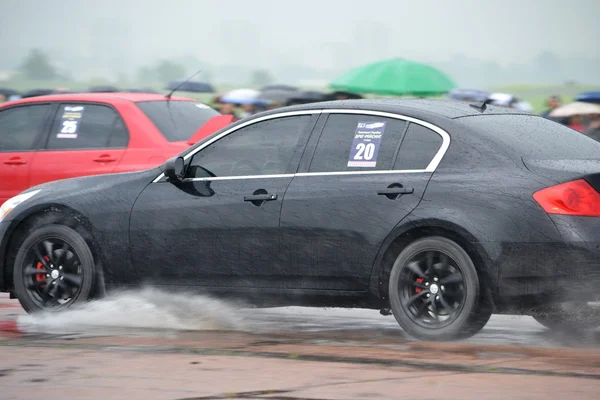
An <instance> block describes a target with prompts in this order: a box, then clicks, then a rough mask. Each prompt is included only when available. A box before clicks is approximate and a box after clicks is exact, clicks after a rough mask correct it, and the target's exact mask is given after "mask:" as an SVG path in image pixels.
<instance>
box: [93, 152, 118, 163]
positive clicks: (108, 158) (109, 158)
mask: <svg viewBox="0 0 600 400" xmlns="http://www.w3.org/2000/svg"><path fill="white" fill-rule="evenodd" d="M93 161H94V162H106V163H107V162H114V161H117V159H116V158H114V157H112V156H111V155H110V154H102V155H101V156H99V157H97V158H94V160H93Z"/></svg>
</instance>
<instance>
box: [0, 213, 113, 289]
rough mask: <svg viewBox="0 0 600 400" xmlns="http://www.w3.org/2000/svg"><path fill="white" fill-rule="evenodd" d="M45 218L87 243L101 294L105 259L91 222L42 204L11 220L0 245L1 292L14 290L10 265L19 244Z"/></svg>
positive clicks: (79, 215)
mask: <svg viewBox="0 0 600 400" xmlns="http://www.w3.org/2000/svg"><path fill="white" fill-rule="evenodd" d="M40 219H46V220H45V221H44V222H45V223H58V224H61V225H65V226H68V227H70V228H72V229H74V230H75V231H77V232H78V233H79V234H81V236H82V237H83V238H84V240H85V241H86V243H87V245H88V246H89V247H90V250H91V251H92V255H93V257H94V260H95V261H96V272H97V273H98V274H99V276H98V278H99V279H98V280H97V282H98V284H99V286H98V287H97V288H96V293H97V294H99V295H102V294H104V265H106V263H105V257H104V255H103V253H102V251H101V250H100V246H99V245H98V242H97V241H96V238H95V235H94V228H93V225H92V224H91V222H90V221H89V220H88V219H87V218H86V217H85V216H84V215H83V214H81V213H80V212H78V211H77V210H75V209H73V208H71V207H67V206H64V205H61V204H53V205H44V206H43V207H36V208H33V209H30V210H28V211H27V212H26V213H25V214H22V215H21V216H20V218H18V219H15V220H13V221H12V224H11V225H10V226H9V228H8V229H7V231H6V235H5V236H4V239H3V243H1V244H0V261H1V263H0V265H2V266H3V271H2V282H1V285H0V286H1V287H0V289H2V290H4V291H12V290H14V281H13V268H12V266H13V264H14V261H15V258H16V255H17V251H18V248H19V246H20V244H21V243H22V242H23V240H25V237H26V235H27V233H28V232H29V230H30V229H31V228H32V227H33V224H34V222H35V221H37V220H40Z"/></svg>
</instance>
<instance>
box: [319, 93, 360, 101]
mask: <svg viewBox="0 0 600 400" xmlns="http://www.w3.org/2000/svg"><path fill="white" fill-rule="evenodd" d="M362 98H363V97H362V96H361V95H360V94H356V93H350V92H344V91H337V92H333V93H328V94H326V95H325V98H324V100H358V99H362Z"/></svg>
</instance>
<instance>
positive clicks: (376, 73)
mask: <svg viewBox="0 0 600 400" xmlns="http://www.w3.org/2000/svg"><path fill="white" fill-rule="evenodd" d="M329 86H330V87H331V88H333V89H338V90H346V91H348V92H352V93H372V94H381V95H397V96H401V95H412V96H436V95H440V94H442V93H447V92H449V91H450V90H452V89H454V88H455V85H454V82H452V80H451V79H450V78H448V77H447V76H446V75H445V74H444V73H442V72H440V71H438V70H437V69H435V68H433V67H430V66H429V65H425V64H420V63H417V62H414V61H409V60H404V59H401V58H396V59H393V60H385V61H379V62H376V63H373V64H367V65H363V66H361V67H358V68H355V69H352V70H350V71H348V72H346V73H345V74H343V75H341V76H340V77H338V78H337V79H335V80H334V81H333V82H331V83H330V84H329Z"/></svg>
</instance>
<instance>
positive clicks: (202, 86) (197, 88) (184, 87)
mask: <svg viewBox="0 0 600 400" xmlns="http://www.w3.org/2000/svg"><path fill="white" fill-rule="evenodd" d="M184 82H185V81H184V80H176V81H172V82H169V84H168V85H167V89H168V90H175V89H177V90H179V91H182V92H194V93H214V92H215V89H214V88H213V87H212V85H210V84H209V83H205V82H198V81H188V82H185V83H184Z"/></svg>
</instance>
